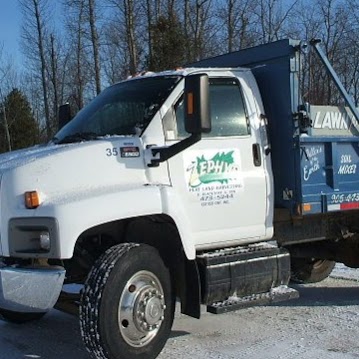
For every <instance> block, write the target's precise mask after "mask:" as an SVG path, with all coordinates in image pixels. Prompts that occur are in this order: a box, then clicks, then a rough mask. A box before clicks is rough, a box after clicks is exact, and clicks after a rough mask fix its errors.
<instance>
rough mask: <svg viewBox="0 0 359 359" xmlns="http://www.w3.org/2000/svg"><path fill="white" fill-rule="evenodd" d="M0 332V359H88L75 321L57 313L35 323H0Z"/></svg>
mask: <svg viewBox="0 0 359 359" xmlns="http://www.w3.org/2000/svg"><path fill="white" fill-rule="evenodd" d="M0 332H1V334H0V347H1V352H0V359H9V358H11V359H20V358H21V359H25V358H32V359H59V358H66V359H90V356H89V354H88V353H87V351H86V349H85V348H84V346H83V343H82V339H81V335H80V329H79V325H78V319H77V318H76V317H73V316H70V315H68V314H64V313H61V312H59V311H57V310H52V311H51V312H49V313H48V314H47V315H46V316H45V317H44V318H43V319H41V320H40V321H36V322H31V323H26V324H21V325H18V324H11V323H5V322H0Z"/></svg>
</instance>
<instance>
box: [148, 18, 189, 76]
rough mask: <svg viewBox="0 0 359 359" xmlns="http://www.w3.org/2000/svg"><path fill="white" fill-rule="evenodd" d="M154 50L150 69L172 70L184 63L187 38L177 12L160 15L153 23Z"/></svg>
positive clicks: (150, 60)
mask: <svg viewBox="0 0 359 359" xmlns="http://www.w3.org/2000/svg"><path fill="white" fill-rule="evenodd" d="M151 33H152V52H151V58H150V59H149V69H150V70H152V71H161V70H170V69H175V68H176V67H178V66H181V65H183V63H184V58H185V38H184V37H183V33H182V26H181V23H180V22H179V20H178V19H177V17H176V15H175V14H171V15H170V16H169V17H165V16H160V17H159V18H158V20H157V22H156V23H155V24H154V25H152V31H151Z"/></svg>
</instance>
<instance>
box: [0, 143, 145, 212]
mask: <svg viewBox="0 0 359 359" xmlns="http://www.w3.org/2000/svg"><path fill="white" fill-rule="evenodd" d="M142 148H143V146H142V143H141V139H140V138H138V137H128V138H127V137H119V136H116V137H109V138H103V139H99V140H96V141H89V142H81V143H73V144H64V145H54V144H50V145H47V146H37V147H33V148H29V149H25V150H20V151H14V152H11V153H7V154H4V155H1V156H0V178H1V177H2V183H1V187H2V189H4V188H6V192H7V194H6V196H9V198H10V197H12V198H19V199H20V202H18V204H17V205H18V206H20V208H21V207H23V199H22V198H23V194H24V192H25V191H32V190H36V191H38V192H39V193H40V194H41V198H42V199H43V203H44V205H45V203H47V204H49V203H53V202H56V201H59V200H61V201H64V200H66V201H71V200H76V198H77V199H78V198H79V197H82V196H91V195H95V194H96V193H97V194H99V193H101V192H103V191H110V190H112V191H115V190H119V189H120V188H122V190H123V187H131V188H133V187H138V186H143V185H144V184H146V183H148V180H147V177H146V166H145V164H144V159H143V156H144V155H143V150H142ZM65 197H66V198H65ZM18 208H19V207H18Z"/></svg>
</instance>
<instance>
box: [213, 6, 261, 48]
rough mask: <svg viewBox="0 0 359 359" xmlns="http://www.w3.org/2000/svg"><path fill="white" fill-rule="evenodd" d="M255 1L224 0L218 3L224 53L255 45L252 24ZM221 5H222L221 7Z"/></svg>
mask: <svg viewBox="0 0 359 359" xmlns="http://www.w3.org/2000/svg"><path fill="white" fill-rule="evenodd" d="M256 1H257V0H226V1H224V2H223V1H220V2H219V5H220V7H219V14H218V17H219V21H220V22H221V23H223V25H224V26H223V37H224V42H225V43H226V44H227V46H226V48H225V51H227V52H232V51H234V50H239V49H241V48H245V47H248V46H251V45H253V44H255V42H256V41H255V37H254V36H253V30H254V29H253V24H254V23H255V21H256V18H255V10H256V7H257V4H256ZM222 4H223V5H222Z"/></svg>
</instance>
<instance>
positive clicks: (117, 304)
mask: <svg viewBox="0 0 359 359" xmlns="http://www.w3.org/2000/svg"><path fill="white" fill-rule="evenodd" d="M173 316H174V296H173V294H172V288H171V280H170V273H169V270H168V268H167V267H166V266H165V265H164V263H163V261H162V259H161V257H160V255H159V253H158V252H157V250H156V249H155V248H153V247H150V246H148V245H143V244H141V245H139V244H134V243H126V244H119V245H116V246H114V247H112V248H110V249H109V250H107V251H106V253H105V254H104V255H102V256H101V257H100V258H99V260H98V261H97V262H96V263H95V265H94V267H93V269H92V270H91V272H90V274H89V276H88V278H87V281H86V283H85V286H84V290H83V292H82V295H81V301H80V327H81V333H82V337H83V340H84V342H85V345H86V347H87V349H88V351H89V352H90V353H92V355H93V357H94V358H97V359H100V358H101V359H151V358H156V357H157V355H158V354H159V353H160V351H161V350H162V348H163V347H164V345H165V343H166V341H167V339H168V337H169V335H170V332H171V327H172V322H173Z"/></svg>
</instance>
